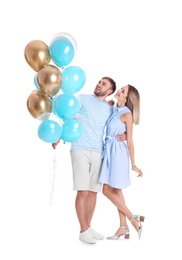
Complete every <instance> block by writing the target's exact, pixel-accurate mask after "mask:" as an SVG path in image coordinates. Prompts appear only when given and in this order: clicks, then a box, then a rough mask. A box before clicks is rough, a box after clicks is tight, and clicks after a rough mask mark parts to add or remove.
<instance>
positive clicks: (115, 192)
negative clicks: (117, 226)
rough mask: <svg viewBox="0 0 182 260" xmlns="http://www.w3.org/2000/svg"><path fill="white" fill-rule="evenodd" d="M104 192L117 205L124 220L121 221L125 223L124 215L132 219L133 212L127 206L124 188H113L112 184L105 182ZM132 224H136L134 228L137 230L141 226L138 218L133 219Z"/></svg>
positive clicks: (121, 218)
mask: <svg viewBox="0 0 182 260" xmlns="http://www.w3.org/2000/svg"><path fill="white" fill-rule="evenodd" d="M102 192H103V194H104V195H105V196H106V197H107V198H108V199H109V200H110V201H111V202H112V203H113V204H114V205H115V206H116V207H117V209H118V212H119V216H120V221H122V222H121V223H123V221H124V220H123V215H124V216H125V217H127V218H128V219H129V220H131V219H132V213H131V211H130V210H129V209H128V208H127V207H126V204H125V200H124V196H123V193H122V190H120V189H115V188H112V187H111V186H109V185H107V184H103V189H102ZM124 223H126V222H124ZM132 225H133V226H134V228H135V229H136V230H137V231H138V230H139V228H140V227H139V225H138V221H137V220H136V219H133V221H132ZM118 232H119V230H118V231H117V232H116V233H118ZM120 232H121V231H120Z"/></svg>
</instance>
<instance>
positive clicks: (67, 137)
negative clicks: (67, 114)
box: [61, 119, 83, 142]
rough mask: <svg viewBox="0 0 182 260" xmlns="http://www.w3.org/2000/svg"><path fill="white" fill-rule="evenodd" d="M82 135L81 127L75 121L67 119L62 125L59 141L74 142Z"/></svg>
mask: <svg viewBox="0 0 182 260" xmlns="http://www.w3.org/2000/svg"><path fill="white" fill-rule="evenodd" d="M82 133H83V128H82V125H81V124H80V122H79V121H77V120H75V119H68V120H66V121H64V123H63V125H62V135H61V139H62V140H63V141H65V142H74V141H76V140H78V139H79V138H80V136H81V135H82Z"/></svg>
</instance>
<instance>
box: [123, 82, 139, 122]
mask: <svg viewBox="0 0 182 260" xmlns="http://www.w3.org/2000/svg"><path fill="white" fill-rule="evenodd" d="M128 87H129V88H128V97H127V102H126V105H127V107H128V108H129V109H130V110H131V112H132V114H133V123H134V124H136V125H138V124H139V121H140V95H139V92H138V90H137V89H136V88H135V87H133V86H132V85H129V84H128Z"/></svg>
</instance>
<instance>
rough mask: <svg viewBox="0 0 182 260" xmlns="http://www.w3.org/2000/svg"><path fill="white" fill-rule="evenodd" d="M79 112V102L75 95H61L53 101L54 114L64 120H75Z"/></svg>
mask: <svg viewBox="0 0 182 260" xmlns="http://www.w3.org/2000/svg"><path fill="white" fill-rule="evenodd" d="M78 111H79V101H78V99H77V98H76V97H75V96H74V95H73V94H65V93H64V94H61V95H59V96H57V97H56V98H55V99H53V113H55V114H56V115H57V116H58V117H60V118H62V119H63V120H67V119H71V118H73V117H74V116H75V115H76V114H77V113H78Z"/></svg>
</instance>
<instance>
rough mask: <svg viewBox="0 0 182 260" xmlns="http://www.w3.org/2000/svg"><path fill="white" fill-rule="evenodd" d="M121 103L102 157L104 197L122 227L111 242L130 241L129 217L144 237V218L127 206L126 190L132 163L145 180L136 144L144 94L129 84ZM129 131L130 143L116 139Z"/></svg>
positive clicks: (121, 93) (111, 120) (110, 123)
mask: <svg viewBox="0 0 182 260" xmlns="http://www.w3.org/2000/svg"><path fill="white" fill-rule="evenodd" d="M114 97H115V98H116V99H117V104H116V106H114V108H113V114H112V116H111V117H110V118H109V120H108V122H107V130H106V139H105V148H104V151H103V154H102V157H103V164H102V169H101V173H100V177H99V182H101V183H103V188H102V192H103V194H104V195H105V196H106V197H107V198H108V199H109V200H110V201H111V202H112V203H113V204H114V205H115V206H116V207H117V209H118V213H119V218H120V227H119V229H118V230H117V231H116V233H115V235H114V236H111V237H108V238H107V239H110V240H117V239H119V238H120V237H123V236H124V238H129V227H128V225H127V221H126V218H128V219H129V220H130V221H131V223H132V225H133V226H134V228H135V229H136V231H137V233H138V238H140V237H141V232H142V225H141V221H144V217H143V216H140V215H133V214H132V213H131V211H130V210H129V209H128V208H127V206H126V205H125V200H124V196H123V193H122V189H125V188H126V187H128V186H129V185H130V184H131V182H130V176H129V172H130V169H129V164H130V161H131V165H132V170H134V171H136V172H137V173H138V177H142V175H143V173H142V171H141V169H140V168H138V167H137V166H136V165H135V158H134V144H133V140H132V132H133V124H139V117H140V95H139V93H138V90H137V89H136V88H135V87H133V86H131V85H126V86H124V87H122V88H121V89H119V90H118V91H117V93H116V94H115V95H114ZM125 131H126V132H127V135H126V143H125V142H118V141H117V139H116V138H115V136H116V134H117V133H124V132H125Z"/></svg>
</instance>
